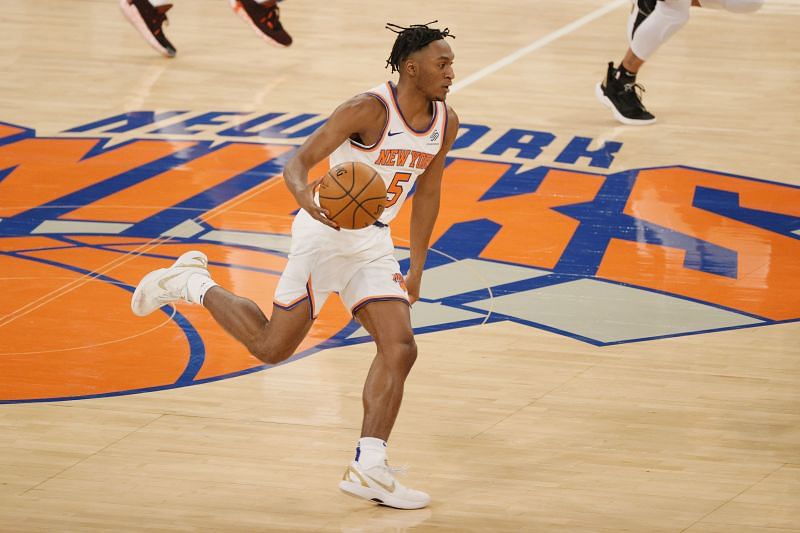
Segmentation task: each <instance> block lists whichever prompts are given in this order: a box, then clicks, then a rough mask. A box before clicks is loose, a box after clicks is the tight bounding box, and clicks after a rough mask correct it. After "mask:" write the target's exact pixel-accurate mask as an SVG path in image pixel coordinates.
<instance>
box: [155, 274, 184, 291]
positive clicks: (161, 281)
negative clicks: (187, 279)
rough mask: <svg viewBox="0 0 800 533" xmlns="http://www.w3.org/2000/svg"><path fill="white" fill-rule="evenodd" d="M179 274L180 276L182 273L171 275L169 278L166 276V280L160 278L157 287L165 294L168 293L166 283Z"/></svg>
mask: <svg viewBox="0 0 800 533" xmlns="http://www.w3.org/2000/svg"><path fill="white" fill-rule="evenodd" d="M181 274H182V272H177V273H175V274H172V275H171V276H167V277H166V278H162V279H160V280H158V286H159V287H161V289H162V290H164V291H166V292H169V289H167V287H166V283H167V282H168V281H169V280H171V279H172V278H177V277H178V276H180V275H181Z"/></svg>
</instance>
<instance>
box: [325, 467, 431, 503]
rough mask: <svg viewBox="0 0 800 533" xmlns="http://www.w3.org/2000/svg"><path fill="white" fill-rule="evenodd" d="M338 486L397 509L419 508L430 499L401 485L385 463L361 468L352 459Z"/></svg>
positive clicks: (351, 493)
mask: <svg viewBox="0 0 800 533" xmlns="http://www.w3.org/2000/svg"><path fill="white" fill-rule="evenodd" d="M339 488H340V489H341V490H342V491H343V492H345V493H347V494H348V495H350V496H356V497H358V498H364V499H365V500H370V501H373V502H375V503H379V504H381V505H387V506H389V507H395V508H397V509H421V508H423V507H425V506H426V505H428V504H429V503H430V501H431V497H430V496H428V495H427V494H426V493H424V492H422V491H419V490H413V489H409V488H408V487H405V486H403V485H402V484H401V483H400V482H399V481H397V480H396V479H395V478H394V476H393V475H392V472H391V471H390V470H389V467H388V466H386V465H378V466H373V467H371V468H368V469H363V468H362V467H361V465H359V464H358V463H357V462H355V461H353V462H351V463H350V466H348V467H347V470H345V471H344V477H343V478H342V481H340V482H339Z"/></svg>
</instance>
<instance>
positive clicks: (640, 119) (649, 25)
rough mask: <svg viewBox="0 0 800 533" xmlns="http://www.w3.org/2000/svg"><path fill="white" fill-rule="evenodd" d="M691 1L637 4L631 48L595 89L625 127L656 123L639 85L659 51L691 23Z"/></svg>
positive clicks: (630, 26) (638, 0)
mask: <svg viewBox="0 0 800 533" xmlns="http://www.w3.org/2000/svg"><path fill="white" fill-rule="evenodd" d="M691 3H692V2H691V0H659V1H655V0H635V4H634V9H633V10H632V12H631V16H630V17H629V19H628V37H629V40H630V47H629V48H628V51H627V52H626V54H625V57H624V58H623V60H622V62H621V63H620V65H619V67H616V68H615V67H614V64H613V63H609V64H608V68H607V71H606V77H605V79H604V80H603V81H602V82H601V83H599V84H598V85H597V87H596V89H595V92H596V95H597V97H598V99H599V100H600V101H601V102H602V103H603V104H604V105H606V106H607V107H609V108H611V109H612V111H613V114H614V117H615V118H616V119H617V120H618V121H619V122H622V123H623V124H632V125H643V124H651V123H653V122H655V116H654V115H653V114H652V113H650V112H649V111H648V110H647V109H646V108H645V107H644V104H643V103H642V100H641V93H642V92H644V88H643V87H642V86H641V85H639V84H638V83H636V75H637V73H638V72H639V69H640V68H641V67H642V65H643V64H644V63H645V61H647V60H648V59H649V58H650V56H651V55H652V54H653V53H655V51H656V50H658V48H659V47H660V46H661V45H662V44H664V43H665V42H666V41H667V40H668V39H669V38H670V37H671V36H672V35H674V34H675V32H677V31H678V30H679V29H680V28H682V27H683V26H684V25H685V24H686V22H688V20H689V8H690V6H691Z"/></svg>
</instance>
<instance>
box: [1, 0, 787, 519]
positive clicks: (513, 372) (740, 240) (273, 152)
mask: <svg viewBox="0 0 800 533" xmlns="http://www.w3.org/2000/svg"><path fill="white" fill-rule="evenodd" d="M432 4H435V5H432ZM628 9H629V3H628V2H627V1H626V0H618V1H612V0H581V1H578V0H559V1H558V2H546V1H533V0H528V1H522V2H513V1H510V0H498V1H497V2H485V3H469V5H467V4H465V3H464V2H456V1H452V0H442V1H439V2H435V3H431V2H423V1H420V0H410V1H408V2H403V3H402V8H401V7H400V5H399V4H398V3H396V2H388V1H387V2H369V3H367V4H364V3H357V2H352V1H350V0H345V1H341V2H319V1H308V2H302V1H299V0H289V1H287V2H284V3H283V4H282V14H281V18H282V21H283V23H284V24H285V26H286V28H287V29H288V30H289V31H290V32H291V34H292V36H293V37H294V40H295V42H294V44H293V45H292V47H291V48H288V49H278V48H273V47H270V46H268V45H266V44H265V43H263V42H262V41H261V40H260V39H259V38H258V36H256V35H255V33H254V32H253V31H252V30H251V29H250V28H248V27H246V26H245V25H244V24H243V23H242V21H241V20H239V19H238V18H237V17H235V16H234V15H233V13H232V12H231V10H230V8H229V6H228V3H227V2H225V1H224V0H192V1H191V2H190V1H188V0H178V1H177V2H176V5H175V7H174V9H173V10H172V11H170V13H169V17H170V23H171V25H170V26H169V27H168V28H167V30H166V32H167V34H168V36H169V38H170V39H171V40H172V42H173V43H174V44H175V46H176V48H177V49H178V53H177V56H176V57H175V58H174V59H166V58H163V57H161V56H159V55H158V54H157V53H156V52H154V51H153V50H151V49H150V48H149V47H148V46H147V45H146V44H145V43H144V41H143V40H142V39H141V38H140V37H139V35H138V34H137V33H136V32H135V31H134V29H133V28H132V27H131V26H130V25H129V24H128V23H127V22H126V21H125V20H124V19H123V17H122V16H121V14H120V12H119V8H118V5H117V2H115V1H112V0H80V1H72V2H56V1H53V0H25V1H19V2H10V3H6V4H5V5H3V11H4V13H3V17H2V22H0V27H1V28H2V31H0V49H2V50H3V54H2V59H0V61H1V64H2V65H3V76H2V77H0V111H2V112H1V113H0V294H2V298H1V299H0V403H2V405H0V452H1V453H0V456H1V457H2V458H0V531H4V532H5V531H9V532H12V531H14V532H15V531H193V530H199V531H342V532H356V531H405V530H412V529H413V530H415V531H570V532H574V531H587V532H588V531H609V532H611V531H614V532H617V531H636V532H683V531H686V532H690V533H711V532H716V533H727V532H747V533H756V532H760V533H766V532H771V533H775V532H779V531H780V532H789V531H800V503H798V502H800V325H798V319H800V284H799V282H798V279H800V178H799V177H798V174H797V169H798V168H800V152H798V150H797V149H796V144H797V136H798V116H800V92H798V90H797V88H798V84H799V83H800V50H799V49H798V47H797V44H796V33H797V27H798V25H800V5H798V3H797V2H796V1H794V0H772V1H771V0H767V4H766V6H765V7H764V8H763V9H762V10H761V11H760V12H759V13H757V14H755V15H749V16H748V15H738V16H737V15H731V14H728V13H724V12H719V11H709V10H703V9H693V11H692V19H691V20H690V22H689V24H688V25H687V26H686V27H685V28H684V29H683V30H682V31H681V32H680V33H678V34H677V35H676V36H675V37H674V38H673V40H672V41H670V42H669V43H668V44H667V45H666V46H665V47H664V48H663V49H662V50H660V51H659V53H658V54H657V55H656V56H655V57H654V58H653V59H652V61H651V62H650V63H649V64H648V65H646V66H645V68H644V70H643V71H642V73H641V75H640V77H639V80H640V82H641V83H643V84H644V85H646V87H647V89H648V91H647V93H646V94H645V103H646V104H647V106H648V108H649V109H650V110H651V111H652V112H653V113H654V114H655V115H656V116H657V117H658V123H656V124H655V125H652V126H648V127H641V128H637V127H630V126H622V125H620V124H618V123H616V122H615V121H614V120H613V118H612V117H611V114H610V112H609V111H608V110H607V109H605V108H604V107H602V106H601V105H600V104H599V103H598V102H597V100H596V99H595V95H594V86H595V84H596V83H597V82H598V81H600V79H601V77H602V76H603V74H604V72H605V65H606V63H607V62H608V61H611V60H613V61H614V62H615V63H616V62H618V61H619V60H620V59H621V57H622V55H623V53H624V51H625V48H626V46H627V44H626V40H625V35H624V29H625V24H626V17H627V12H628ZM433 20H438V21H439V22H438V23H437V25H440V26H442V27H443V26H447V27H449V28H450V30H451V31H452V33H453V34H455V35H456V39H455V40H454V41H451V42H450V44H451V45H452V47H453V49H454V51H455V54H456V62H455V71H456V76H457V79H456V82H457V83H456V85H455V86H454V87H453V90H452V92H451V95H450V96H449V97H448V103H449V104H450V105H452V106H453V107H454V108H455V110H456V111H457V112H458V114H459V116H460V119H461V123H462V133H461V137H460V138H459V141H458V143H457V146H456V149H454V150H453V151H452V152H451V160H450V162H449V164H448V167H447V169H446V171H445V177H444V192H443V203H442V211H441V215H440V218H439V222H438V224H437V227H436V229H435V231H434V238H433V241H434V244H433V247H434V251H432V252H431V253H430V258H429V259H430V261H429V265H427V267H428V268H427V271H426V275H425V277H424V278H423V299H422V300H421V301H420V302H419V303H417V304H416V305H415V306H414V308H413V311H412V314H413V320H414V325H415V327H416V328H417V331H418V333H419V335H418V337H417V343H418V345H419V353H420V356H419V359H418V361H417V364H416V366H415V368H414V370H413V371H412V373H411V376H410V378H409V381H408V382H407V384H406V391H405V398H404V404H403V407H402V409H401V412H400V416H399V418H398V422H397V425H396V426H395V430H394V433H393V435H392V438H391V440H390V455H389V457H390V460H391V462H392V464H394V465H396V466H400V465H408V467H409V469H408V473H407V475H406V476H405V477H403V478H401V479H402V481H403V482H404V483H406V484H407V485H409V486H411V487H414V488H419V489H421V490H425V491H427V492H429V493H430V494H431V496H432V498H433V502H432V504H431V505H430V507H429V508H427V509H422V510H417V511H398V510H393V509H389V508H384V507H377V506H373V505H371V504H369V503H367V502H363V501H359V500H355V499H351V498H348V497H347V496H345V495H343V494H341V493H340V492H339V491H338V490H337V483H338V481H339V480H340V478H341V475H342V472H343V470H344V468H345V467H346V465H347V463H348V462H349V461H350V459H351V458H352V454H353V450H354V446H355V442H356V439H357V438H358V436H359V428H360V422H361V387H362V384H363V380H364V377H365V375H366V372H367V369H368V367H369V364H370V362H371V359H372V356H373V345H372V344H371V343H370V342H369V339H368V338H367V337H366V336H365V335H366V333H365V332H364V331H363V330H362V329H361V328H360V327H359V325H358V324H357V323H355V322H352V321H351V319H350V316H349V315H348V313H347V310H346V309H345V308H344V307H343V306H342V305H341V303H340V302H339V301H338V299H337V298H335V297H333V298H331V299H330V301H329V303H328V304H327V306H326V308H325V310H324V312H323V314H322V315H321V316H320V318H319V320H318V323H317V325H316V326H315V327H314V329H313V330H312V333H311V335H310V336H309V338H308V339H307V341H306V342H305V343H304V344H303V346H301V348H300V352H299V353H298V355H297V356H296V357H295V358H294V359H292V360H290V361H289V362H288V363H286V364H283V365H281V366H278V367H274V368H264V367H262V366H259V365H258V361H256V360H255V359H253V358H252V357H250V356H249V355H248V354H247V353H246V351H245V349H244V348H242V347H240V346H239V345H238V344H236V343H235V342H234V341H232V340H231V339H230V338H229V337H228V336H227V335H226V334H225V333H224V332H223V331H222V330H221V329H220V328H219V327H218V326H217V325H216V324H215V323H214V322H213V320H212V319H211V318H210V316H209V315H208V313H207V312H206V311H205V310H204V309H202V308H199V307H195V306H190V305H188V304H185V305H184V304H181V305H177V306H175V307H174V308H172V307H168V308H165V309H164V312H157V313H154V314H153V315H150V316H148V317H145V318H138V317H135V316H134V315H133V314H132V313H131V311H130V307H129V301H130V295H131V292H132V290H133V287H134V286H135V285H136V283H137V282H138V280H139V279H140V278H141V276H142V275H144V274H145V273H146V272H148V271H150V270H152V269H155V268H159V267H163V266H167V265H169V264H170V263H171V262H172V261H173V260H174V258H175V257H177V256H178V255H180V254H181V253H183V252H184V251H187V250H190V249H198V248H199V249H201V250H203V251H204V252H205V253H206V254H207V255H208V257H209V260H210V269H211V271H212V273H213V274H214V277H215V279H216V280H217V281H218V282H220V283H221V284H222V285H224V286H226V287H228V288H230V289H231V290H233V291H235V292H237V293H240V294H242V295H246V296H248V297H250V298H252V299H254V300H255V301H257V302H258V303H259V304H260V305H261V306H262V307H263V308H264V309H265V310H269V309H270V308H271V301H272V293H273V290H274V287H275V284H276V282H277V279H278V277H279V275H280V272H281V271H282V268H283V266H284V265H285V262H286V258H285V257H286V251H287V249H288V248H287V246H288V235H289V228H290V224H291V220H292V214H293V212H294V210H295V209H296V206H295V204H294V203H293V201H292V198H291V196H290V195H289V193H288V192H287V190H286V188H285V187H284V185H283V183H282V181H281V177H280V173H281V169H282V166H283V164H284V163H285V161H286V159H287V158H288V156H289V154H290V153H291V151H292V149H293V148H294V147H296V146H298V145H299V144H300V143H301V142H302V140H303V139H304V138H305V137H306V136H307V135H308V134H309V133H310V132H311V131H313V129H314V128H315V127H317V126H318V125H319V123H320V121H321V120H324V118H325V117H326V116H327V115H328V114H329V113H330V112H331V111H332V109H333V108H334V107H335V106H336V105H337V104H339V103H340V102H342V101H344V100H345V99H347V98H349V97H350V96H352V95H354V94H357V93H359V92H362V91H365V90H367V89H369V88H371V87H373V86H375V85H377V84H379V83H381V82H383V81H385V80H387V79H390V78H391V76H390V72H389V71H388V70H385V69H384V63H385V60H386V57H387V56H388V53H389V50H390V48H391V44H392V42H393V39H394V35H393V34H392V33H390V32H388V31H387V30H385V29H384V24H385V23H386V22H394V23H397V24H414V23H426V22H430V21H433ZM405 209H406V212H405V214H404V215H401V216H400V217H399V218H398V219H397V220H396V221H395V222H394V223H393V225H392V232H393V235H394V236H395V242H396V244H397V245H398V249H397V254H398V257H399V258H400V259H401V260H405V258H406V257H407V255H408V253H407V248H406V247H407V245H408V233H409V217H408V210H409V208H408V207H406V208H405ZM403 264H405V265H407V262H406V263H402V262H401V265H403Z"/></svg>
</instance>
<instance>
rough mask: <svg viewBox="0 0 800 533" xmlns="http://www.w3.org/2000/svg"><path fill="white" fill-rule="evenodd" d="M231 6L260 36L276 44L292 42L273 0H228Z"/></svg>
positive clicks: (283, 44)
mask: <svg viewBox="0 0 800 533" xmlns="http://www.w3.org/2000/svg"><path fill="white" fill-rule="evenodd" d="M230 3H231V7H232V8H233V11H234V12H235V13H238V15H239V16H240V17H242V19H243V20H244V21H245V22H247V23H248V24H250V26H252V27H253V29H254V30H256V31H257V32H258V34H259V35H261V37H262V38H263V39H264V40H265V41H267V42H269V43H273V44H277V45H278V46H289V45H290V44H292V37H291V35H289V34H288V33H286V30H284V29H283V25H282V24H281V21H280V9H278V6H277V2H276V1H275V0H267V1H266V2H264V3H259V2H256V0H230Z"/></svg>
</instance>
